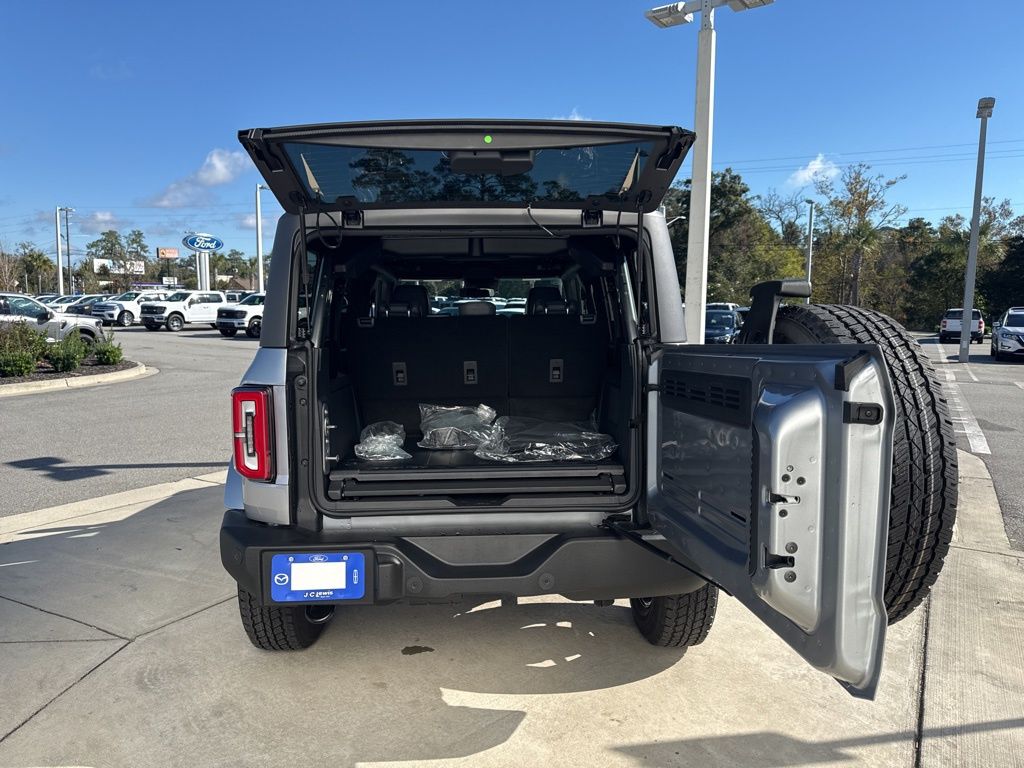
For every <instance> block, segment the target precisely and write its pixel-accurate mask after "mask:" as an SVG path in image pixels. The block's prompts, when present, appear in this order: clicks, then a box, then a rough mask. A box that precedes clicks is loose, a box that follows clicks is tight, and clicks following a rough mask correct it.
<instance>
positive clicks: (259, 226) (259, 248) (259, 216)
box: [250, 184, 270, 293]
mask: <svg viewBox="0 0 1024 768" xmlns="http://www.w3.org/2000/svg"><path fill="white" fill-rule="evenodd" d="M263 189H270V187H267V186H264V185H263V184H257V185H256V270H257V272H256V274H257V275H258V276H259V287H260V293H263V208H262V207H261V206H260V190H263ZM250 285H251V283H250Z"/></svg>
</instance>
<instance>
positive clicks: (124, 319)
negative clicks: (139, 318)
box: [117, 309, 135, 328]
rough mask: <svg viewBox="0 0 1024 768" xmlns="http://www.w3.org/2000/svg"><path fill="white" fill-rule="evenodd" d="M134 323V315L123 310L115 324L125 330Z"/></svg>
mask: <svg viewBox="0 0 1024 768" xmlns="http://www.w3.org/2000/svg"><path fill="white" fill-rule="evenodd" d="M134 322H135V315H133V314H132V313H131V312H129V311H128V310H127V309H126V310H124V311H123V312H122V313H121V314H120V315H118V316H117V324H118V325H120V326H121V327H122V328H127V327H128V326H130V325H131V324H132V323H134Z"/></svg>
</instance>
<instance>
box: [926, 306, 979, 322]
mask: <svg viewBox="0 0 1024 768" xmlns="http://www.w3.org/2000/svg"><path fill="white" fill-rule="evenodd" d="M963 316H964V311H963V310H962V309H951V310H949V311H948V312H946V319H947V320H960V319H961V318H962V317H963ZM933 317H934V315H933ZM971 317H973V318H974V319H975V320H980V319H981V310H980V309H976V310H974V312H973V313H971Z"/></svg>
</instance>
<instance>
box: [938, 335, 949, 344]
mask: <svg viewBox="0 0 1024 768" xmlns="http://www.w3.org/2000/svg"><path fill="white" fill-rule="evenodd" d="M947 338H948V337H947V336H946V334H944V333H940V334H939V344H945V343H946V340H947Z"/></svg>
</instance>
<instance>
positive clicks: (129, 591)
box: [0, 454, 1024, 768]
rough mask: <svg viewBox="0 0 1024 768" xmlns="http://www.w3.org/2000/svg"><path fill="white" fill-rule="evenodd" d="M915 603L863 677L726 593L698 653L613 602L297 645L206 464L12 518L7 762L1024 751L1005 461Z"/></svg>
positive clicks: (938, 758) (1020, 587) (904, 756)
mask: <svg viewBox="0 0 1024 768" xmlns="http://www.w3.org/2000/svg"><path fill="white" fill-rule="evenodd" d="M961 462H962V464H961V469H962V471H961V475H962V483H963V492H964V496H963V502H962V505H961V509H962V513H961V518H960V523H959V525H958V529H957V538H956V541H955V544H954V549H953V551H952V552H951V555H950V558H949V560H948V561H947V566H946V569H945V572H944V573H943V574H942V576H941V578H940V579H939V582H938V586H937V589H936V591H935V593H934V596H933V597H932V598H931V601H930V606H929V607H928V608H927V609H921V610H919V611H917V612H916V613H915V614H914V615H913V616H912V617H911V618H909V619H908V620H906V621H904V622H901V623H900V624H898V625H896V626H894V627H892V628H891V629H890V632H889V637H888V645H887V651H886V659H885V671H884V673H883V679H882V685H881V688H880V690H879V694H878V698H877V700H876V701H875V702H865V701H859V700H855V699H852V698H850V697H849V696H848V695H847V694H846V693H845V692H843V691H842V690H841V689H840V687H839V686H838V685H836V684H835V683H834V682H833V681H832V680H830V679H829V678H827V677H825V676H824V675H822V674H820V673H818V672H815V671H814V670H812V669H810V668H809V667H807V666H806V665H805V664H804V663H803V662H802V661H801V660H799V659H798V658H797V657H796V656H795V654H793V652H792V651H790V650H789V649H788V648H787V647H786V646H785V645H784V644H783V643H782V642H781V641H779V640H777V639H776V638H775V637H774V636H773V635H772V634H771V633H769V632H768V631H767V630H766V629H765V628H763V627H762V626H761V625H760V624H759V623H758V622H757V621H756V620H754V619H752V618H751V616H750V615H749V614H748V613H747V612H746V611H745V610H744V609H743V608H742V607H740V606H739V605H738V604H737V603H736V602H735V601H733V600H731V599H729V598H723V600H722V602H721V604H720V609H719V615H718V621H717V622H716V625H715V627H714V629H713V630H712V632H711V635H710V637H709V639H708V641H707V642H706V643H705V644H704V645H702V646H700V647H698V648H695V649H692V650H690V651H689V652H687V653H686V654H685V656H684V655H683V654H682V653H680V652H679V651H678V650H669V649H657V648H652V647H651V646H649V645H647V644H646V643H645V642H644V641H643V640H642V639H641V638H640V637H639V635H638V634H637V633H636V632H635V630H634V628H633V626H632V623H631V620H630V618H629V612H628V609H627V608H626V607H624V606H623V605H617V606H614V607H611V608H598V607H595V606H592V605H583V604H574V603H568V602H565V601H561V600H551V599H547V598H544V599H536V600H531V601H528V602H526V603H524V604H521V605H520V606H518V607H516V608H502V607H499V606H498V605H496V604H482V605H472V604H463V605H456V606H431V607H420V606H392V607H378V608H360V607H351V608H348V609H344V610H342V611H340V612H339V614H338V616H337V617H336V619H335V621H334V622H333V623H332V624H331V626H330V627H329V628H328V629H327V631H326V632H325V633H324V636H323V637H322V639H321V641H320V642H319V643H318V644H317V645H316V646H314V647H313V648H312V649H310V650H309V651H305V652H302V653H295V654H269V653H265V652H260V651H257V650H256V649H254V648H252V647H251V646H250V645H249V643H248V641H247V640H246V638H245V636H244V634H243V632H242V629H241V626H240V623H239V619H238V614H237V609H236V607H235V604H234V600H233V593H234V588H233V584H232V582H231V581H230V579H229V578H228V577H227V576H226V574H224V573H223V571H222V570H221V568H220V565H219V561H218V555H217V527H218V523H219V518H220V514H221V512H220V510H221V505H220V493H221V488H220V487H219V486H218V485H216V482H215V481H216V480H217V479H218V476H216V475H211V476H204V477H199V478H196V479H187V480H182V481H179V482H180V485H178V486H174V485H171V486H165V487H164V488H162V489H160V490H158V491H155V490H153V489H141V490H140V491H135V492H127V493H122V494H119V495H118V496H117V497H115V498H113V499H105V500H101V501H100V502H98V503H96V504H91V505H90V504H88V503H81V502H80V503H77V504H73V505H67V506H64V507H61V508H58V509H49V510H43V511H41V512H38V513H29V514H27V515H18V516H13V517H8V518H6V519H4V520H3V521H2V522H3V527H2V528H0V542H3V543H2V544H0V690H2V691H4V695H3V696H0V768H8V767H9V768H14V767H15V766H17V767H18V768H23V767H24V766H29V765H48V766H53V765H83V766H101V765H102V766H143V765H146V766H148V765H153V766H156V765H160V766H190V767H191V766H236V765H252V766H262V765H266V766H280V765H287V764H294V763H295V762H296V761H297V760H305V761H309V760H315V761H316V763H317V764H321V763H323V764H334V765H362V766H367V765H377V764H383V763H392V764H393V763H400V764H402V765H409V766H439V765H466V766H470V765H472V766H504V765H517V766H521V765H546V764H559V765H579V766H592V765H602V766H640V765H652V766H669V765H678V766H758V767H762V766H783V765H787V766H788V765H833V764H834V765H840V764H847V765H848V764H851V763H853V764H858V765H862V764H863V765H877V766H908V768H909V767H910V766H915V765H923V766H931V765H958V766H959V765H979V766H982V765H984V766H992V765H999V766H1010V765H1020V764H1024V763H1022V761H1024V673H1022V670H1024V647H1022V645H1021V637H1024V633H1022V632H1021V629H1022V628H1024V626H1022V625H1024V604H1022V603H1021V601H1020V599H1019V595H1020V594H1022V591H1024V567H1022V563H1021V561H1020V559H1019V557H1018V556H1017V554H1016V553H1013V552H1012V551H1011V550H1010V549H1009V545H1008V542H1007V541H1006V538H1005V534H1003V533H1002V522H1001V519H1000V515H999V509H998V505H997V503H996V501H995V494H994V491H993V490H992V484H991V480H990V479H989V478H988V473H987V472H986V470H985V467H984V465H983V464H982V463H981V462H980V461H979V460H978V459H976V458H974V457H971V456H969V455H967V454H961Z"/></svg>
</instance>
